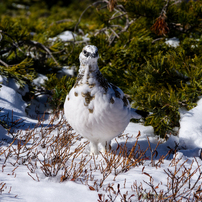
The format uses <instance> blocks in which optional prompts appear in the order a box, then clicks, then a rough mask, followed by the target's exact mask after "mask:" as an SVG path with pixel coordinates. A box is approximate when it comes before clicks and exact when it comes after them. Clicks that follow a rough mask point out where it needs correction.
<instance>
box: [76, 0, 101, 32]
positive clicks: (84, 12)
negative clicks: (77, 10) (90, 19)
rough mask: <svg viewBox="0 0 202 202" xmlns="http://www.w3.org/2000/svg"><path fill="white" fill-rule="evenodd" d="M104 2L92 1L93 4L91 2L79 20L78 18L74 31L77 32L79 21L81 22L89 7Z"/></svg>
mask: <svg viewBox="0 0 202 202" xmlns="http://www.w3.org/2000/svg"><path fill="white" fill-rule="evenodd" d="M103 2H104V1H96V2H94V3H92V4H90V5H89V6H88V7H87V8H86V9H85V10H84V11H83V12H82V13H81V15H80V17H79V20H78V22H77V23H76V25H75V27H74V32H76V30H77V28H78V25H79V23H80V22H81V18H82V17H83V15H84V13H85V12H86V11H87V10H88V9H89V8H91V7H93V6H95V5H96V4H100V3H103Z"/></svg>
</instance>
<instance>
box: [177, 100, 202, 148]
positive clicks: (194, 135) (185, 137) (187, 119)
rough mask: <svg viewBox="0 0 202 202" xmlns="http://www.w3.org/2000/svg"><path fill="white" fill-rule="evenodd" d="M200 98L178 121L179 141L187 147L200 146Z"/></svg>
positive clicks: (201, 127) (201, 146) (201, 139)
mask: <svg viewBox="0 0 202 202" xmlns="http://www.w3.org/2000/svg"><path fill="white" fill-rule="evenodd" d="M201 114H202V99H200V100H199V101H198V105H197V106H196V107H195V108H193V109H191V110H190V111H188V112H187V113H185V114H184V115H183V116H182V118H181V121H180V126H181V128H180V131H179V141H180V144H181V145H184V146H186V147H187V148H189V149H193V148H196V147H199V148H202V117H201Z"/></svg>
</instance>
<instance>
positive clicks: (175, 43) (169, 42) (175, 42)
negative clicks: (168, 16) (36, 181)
mask: <svg viewBox="0 0 202 202" xmlns="http://www.w3.org/2000/svg"><path fill="white" fill-rule="evenodd" d="M165 43H166V44H167V45H169V46H171V47H174V48H177V47H178V46H179V44H180V41H179V39H178V38H176V37H173V38H170V39H166V42H165Z"/></svg>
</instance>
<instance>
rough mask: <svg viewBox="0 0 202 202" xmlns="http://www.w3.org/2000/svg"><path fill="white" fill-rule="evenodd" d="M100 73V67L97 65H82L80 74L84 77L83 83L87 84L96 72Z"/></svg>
mask: <svg viewBox="0 0 202 202" xmlns="http://www.w3.org/2000/svg"><path fill="white" fill-rule="evenodd" d="M97 71H99V68H98V65H97V63H96V64H87V65H80V68H79V74H80V75H82V76H83V79H82V80H83V82H86V81H87V80H88V78H89V77H92V76H93V75H94V74H96V72H97Z"/></svg>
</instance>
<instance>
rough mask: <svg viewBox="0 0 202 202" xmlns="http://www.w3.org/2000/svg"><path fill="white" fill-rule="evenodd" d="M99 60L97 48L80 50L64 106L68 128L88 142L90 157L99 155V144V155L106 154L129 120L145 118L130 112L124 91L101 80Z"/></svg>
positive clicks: (89, 46)
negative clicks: (73, 81)
mask: <svg viewBox="0 0 202 202" xmlns="http://www.w3.org/2000/svg"><path fill="white" fill-rule="evenodd" d="M98 58H99V55H98V49H97V47H96V46H93V45H87V46H85V47H84V48H83V50H82V52H81V53H80V55H79V60H80V68H79V73H78V76H77V80H76V82H75V84H74V87H73V88H72V89H71V90H70V92H69V94H68V95H67V97H66V100H65V103H64V113H65V117H66V119H67V121H68V122H69V124H70V125H71V127H72V128H73V129H74V130H75V131H76V132H77V133H79V134H80V135H81V136H83V137H85V138H87V139H88V140H89V141H90V154H98V143H101V152H105V148H106V147H108V146H109V144H110V141H111V139H113V138H114V137H116V136H118V135H119V134H121V133H122V132H123V131H124V129H125V128H126V126H127V125H128V123H129V121H130V119H131V118H135V119H139V118H141V117H142V116H146V115H147V113H144V112H142V111H140V110H136V109H133V108H131V107H130V104H129V101H128V100H127V98H126V97H125V95H124V93H123V91H122V90H121V89H120V88H118V87H116V86H115V85H113V84H112V83H109V82H108V81H107V80H106V79H105V78H104V77H103V76H102V74H101V72H100V71H99V67H98V64H97V60H98ZM138 113H139V114H138Z"/></svg>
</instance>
